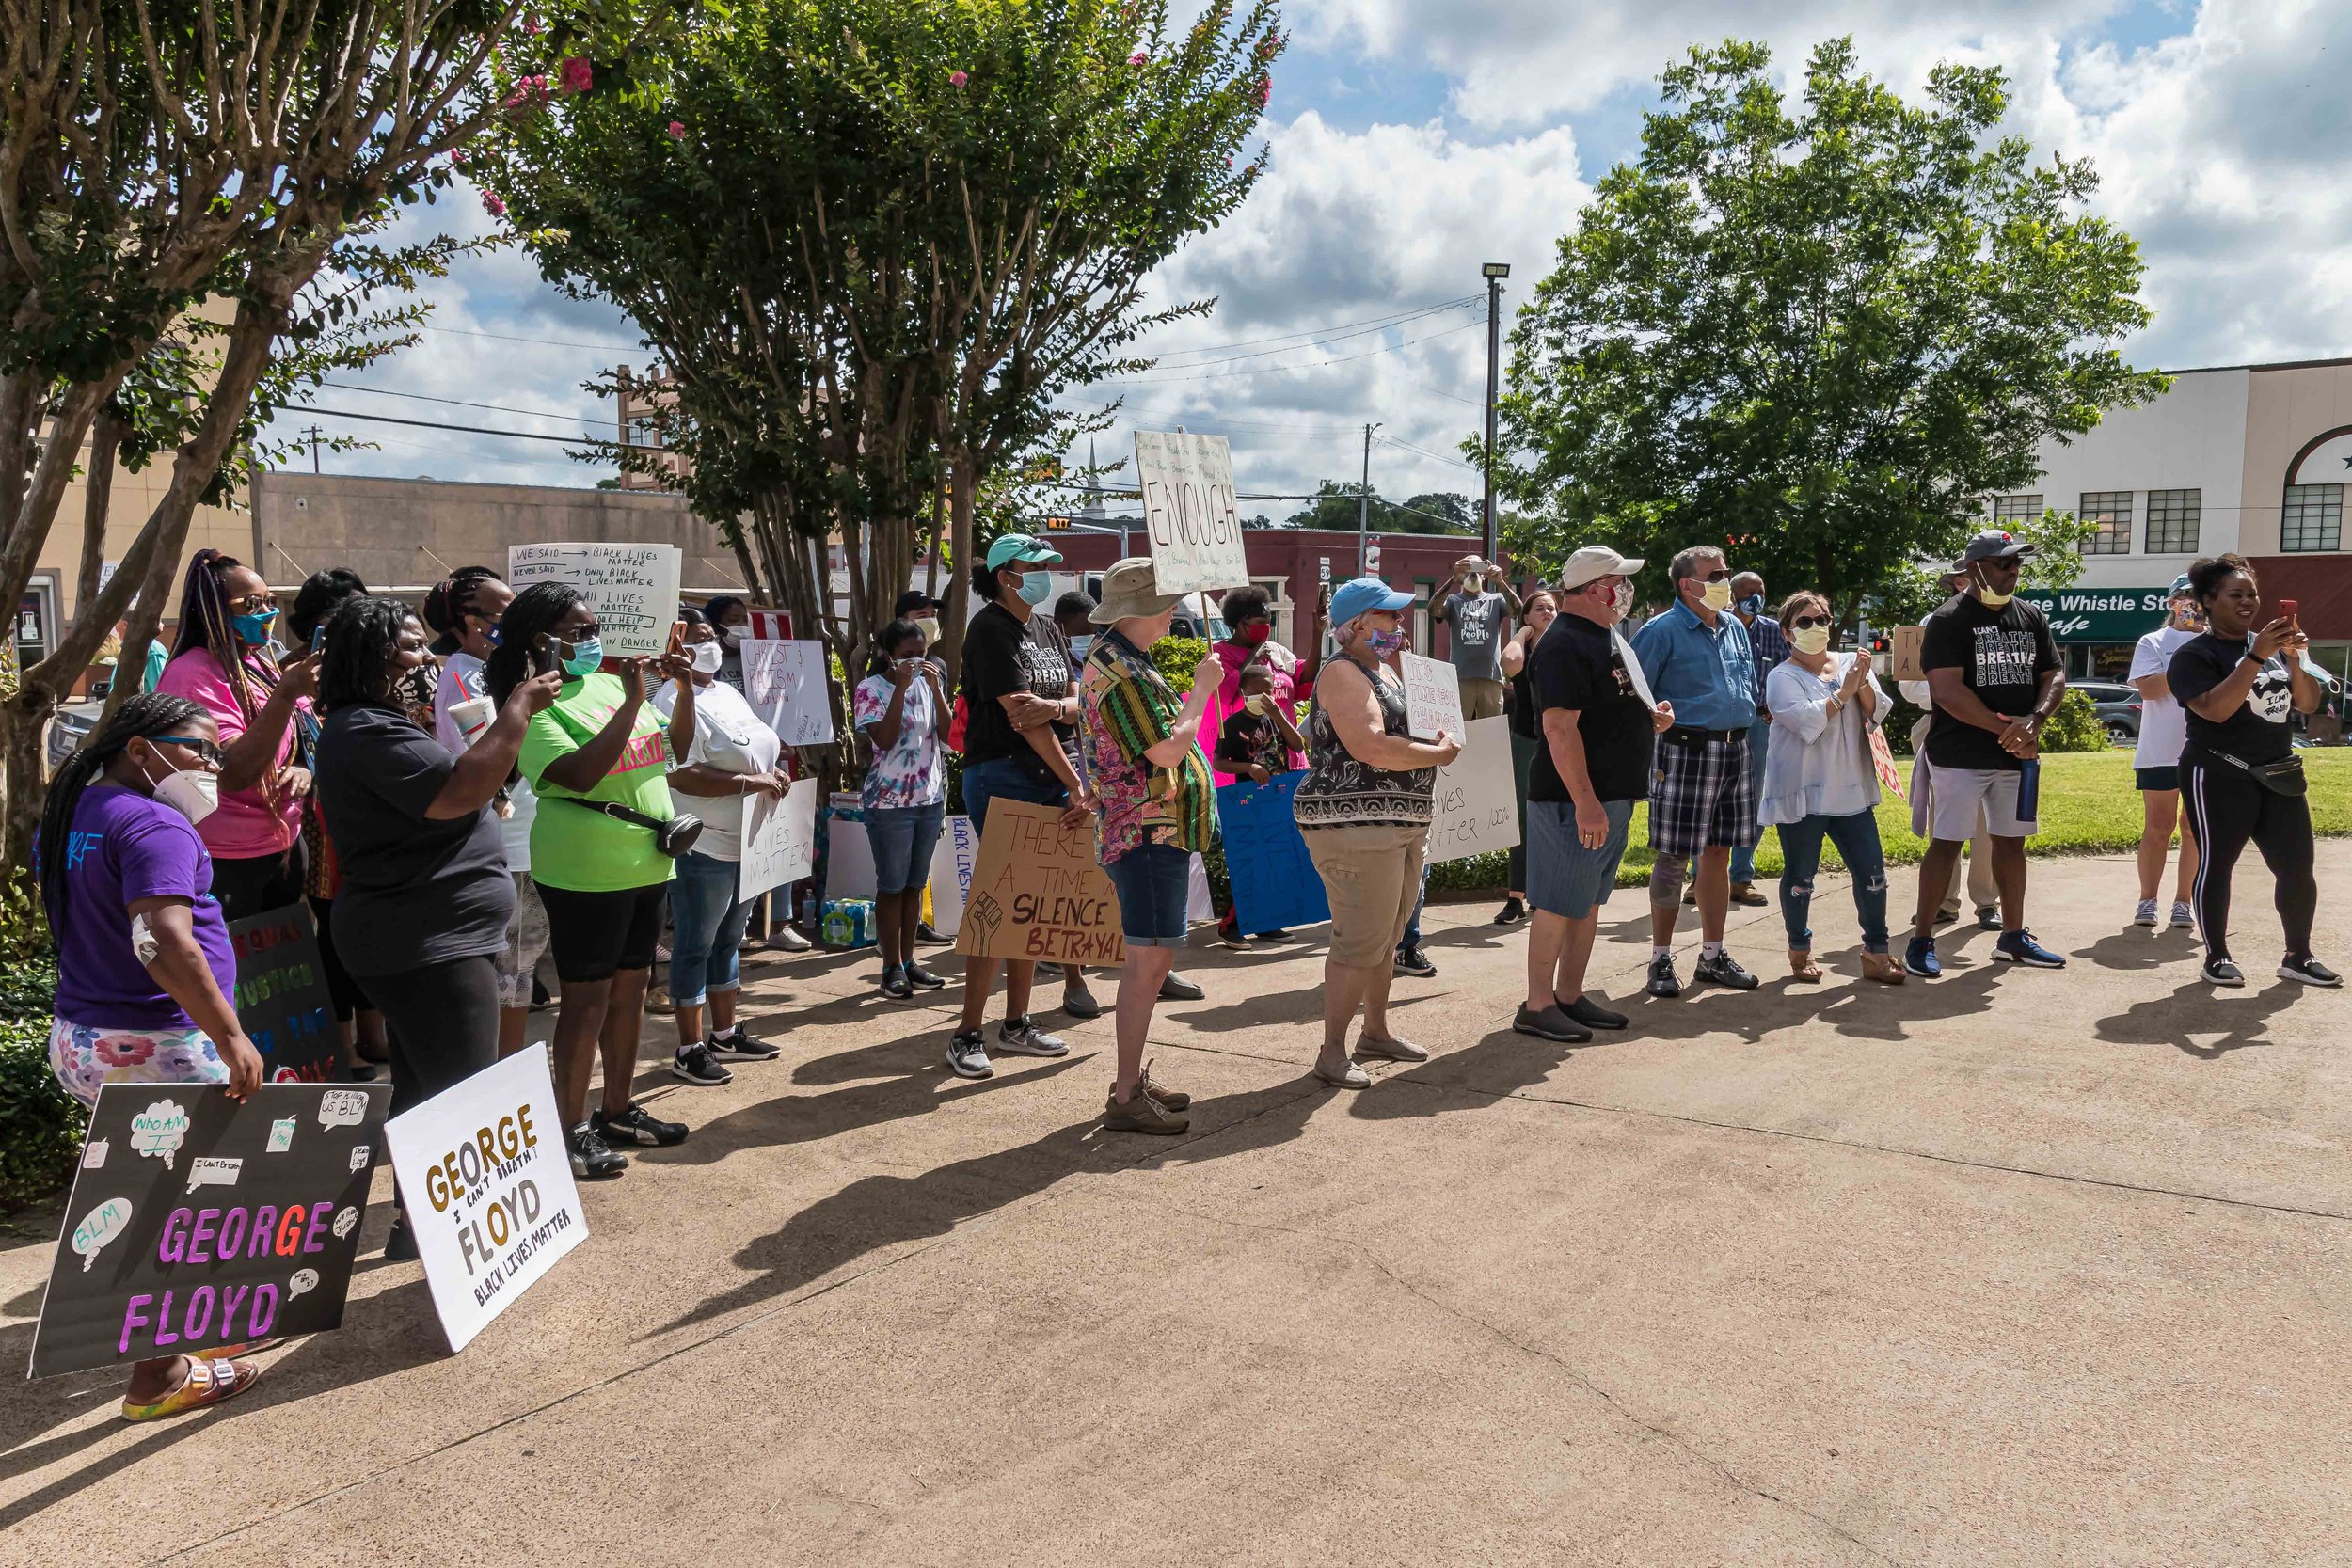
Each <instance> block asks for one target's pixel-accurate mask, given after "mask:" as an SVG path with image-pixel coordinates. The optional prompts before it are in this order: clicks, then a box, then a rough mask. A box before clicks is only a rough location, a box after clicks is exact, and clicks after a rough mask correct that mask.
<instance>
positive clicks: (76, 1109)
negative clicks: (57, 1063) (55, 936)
mask: <svg viewBox="0 0 2352 1568" xmlns="http://www.w3.org/2000/svg"><path fill="white" fill-rule="evenodd" d="M56 994H57V963H56V956H55V955H54V954H53V952H52V951H51V949H50V944H49V928H48V925H47V923H46V922H45V921H43V920H42V918H41V915H40V901H39V899H38V897H37V896H36V895H35V894H34V891H33V880H32V878H31V877H29V876H27V875H25V874H24V873H22V872H19V873H18V874H16V875H15V876H13V877H11V878H9V879H8V886H7V888H6V889H5V890H0V1213H7V1212H10V1211H12V1210H15V1209H18V1208H21V1207H22V1206H24V1204H27V1203H31V1202H34V1201H35V1200H37V1199H40V1198H43V1197H47V1196H49V1195H50V1194H52V1193H54V1192H56V1190H57V1189H58V1188H60V1187H62V1186H64V1185H65V1184H66V1182H67V1181H68V1180H70V1179H71V1178H72V1174H73V1161H74V1157H75V1155H77V1154H78V1153H79V1152H80V1150H81V1148H82V1132H83V1130H84V1129H85V1128H86V1127H87V1125H88V1119H89V1118H88V1117H87V1115H86V1114H85V1113H84V1111H83V1110H82V1106H81V1102H80V1101H76V1100H75V1099H74V1098H73V1097H72V1095H70V1094H68V1093H66V1092H65V1090H64V1089H63V1088H61V1087H59V1086H58V1084H57V1080H56V1075H55V1074H54V1073H52V1072H51V1071H50V1070H49V1024H50V1018H51V1013H50V1007H51V1005H52V1003H53V1002H54V1001H55V1000H56Z"/></svg>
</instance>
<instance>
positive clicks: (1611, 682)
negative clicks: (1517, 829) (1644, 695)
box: [1527, 615, 1657, 801]
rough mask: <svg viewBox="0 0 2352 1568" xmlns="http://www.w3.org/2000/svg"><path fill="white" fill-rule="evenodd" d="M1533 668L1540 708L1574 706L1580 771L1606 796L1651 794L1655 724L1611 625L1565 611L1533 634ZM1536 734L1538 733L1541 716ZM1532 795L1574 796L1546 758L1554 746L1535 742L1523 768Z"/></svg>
mask: <svg viewBox="0 0 2352 1568" xmlns="http://www.w3.org/2000/svg"><path fill="white" fill-rule="evenodd" d="M1528 666H1529V668H1530V669H1532V670H1534V688H1535V706H1536V707H1537V708H1538V709H1539V710H1549V709H1551V708H1555V707H1559V708H1572V709H1574V710H1575V712H1576V733H1577V734H1578V735H1579V736H1582V737H1583V740H1584V771H1585V773H1586V775H1587V776H1588V777H1590V778H1591V780H1592V781H1593V793H1594V794H1595V795H1596V796H1597V797H1599V799H1600V800H1603V801H1609V800H1646V799H1647V798H1648V796H1649V781H1650V757H1651V748H1652V746H1653V745H1654V744H1655V743H1656V735H1657V731H1656V729H1655V728H1654V727H1653V726H1652V725H1651V723H1650V716H1649V708H1648V706H1647V705H1645V704H1644V703H1643V701H1642V699H1641V698H1639V697H1637V696H1635V695H1634V693H1633V679H1632V677H1631V676H1630V675H1629V674H1628V673H1626V667H1625V652H1624V650H1623V649H1621V648H1620V647H1619V646H1618V645H1617V642H1616V640H1615V639H1614V638H1613V637H1611V636H1610V634H1609V628H1608V627H1606V626H1599V625H1597V624H1595V623H1594V622H1591V621H1588V620H1586V619H1585V618H1584V617H1583V616H1581V615H1562V616H1559V617H1558V618H1557V619H1555V620H1554V621H1553V622H1552V623H1551V626H1550V629H1549V630H1548V631H1546V632H1545V633H1544V635H1543V636H1542V637H1541V638H1540V639H1539V640H1537V641H1536V643H1535V651H1534V655H1533V656H1531V657H1530V658H1529V660H1528ZM1536 732H1537V734H1539V735H1540V734H1541V733H1542V723H1541V721H1540V720H1539V721H1538V722H1537V725H1536ZM1527 798H1528V799H1529V800H1573V799H1574V797H1573V796H1571V795H1570V794H1569V793H1568V786H1567V785H1566V784H1563V783H1562V782H1561V780H1560V770H1559V768H1557V767H1555V766H1554V765H1553V763H1552V760H1551V745H1550V743H1549V741H1546V742H1544V743H1542V744H1540V745H1538V746H1537V747H1536V748H1535V760H1534V763H1533V764H1532V765H1531V766H1530V767H1529V768H1528V775H1527Z"/></svg>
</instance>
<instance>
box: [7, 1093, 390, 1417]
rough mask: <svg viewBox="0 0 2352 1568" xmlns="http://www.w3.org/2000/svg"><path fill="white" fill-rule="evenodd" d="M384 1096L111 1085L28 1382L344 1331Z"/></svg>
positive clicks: (43, 1311) (73, 1203)
mask: <svg viewBox="0 0 2352 1568" xmlns="http://www.w3.org/2000/svg"><path fill="white" fill-rule="evenodd" d="M391 1100H392V1091H391V1086H390V1085H388V1084H371V1085H358V1086H354V1085H326V1084H264V1085H262V1086H261V1087H260V1088H258V1089H256V1090H254V1091H253V1095H252V1097H251V1098H250V1099H248V1100H246V1102H245V1103H244V1104H242V1105H240V1104H238V1103H237V1102H236V1101H233V1100H231V1099H230V1098H229V1091H228V1090H227V1089H225V1088H222V1087H219V1086H218V1085H208V1084H107V1085H103V1087H101V1088H100V1089H99V1091H98V1104H97V1107H96V1108H95V1109H93V1110H92V1111H91V1112H90V1122H89V1136H88V1139H87V1141H86V1142H85V1143H84V1144H83V1146H82V1160H81V1164H80V1165H79V1166H78V1167H77V1168H76V1169H75V1171H74V1175H73V1196H72V1197H71V1198H69V1199H68V1200H67V1203H66V1211H65V1226H64V1233H63V1234H62V1235H61V1236H60V1237H59V1238H58V1242H57V1255H56V1259H55V1260H54V1261H53V1262H52V1263H51V1266H50V1274H49V1290H48V1293H47V1294H46V1295H45V1296H43V1297H42V1299H41V1304H40V1326H39V1327H38V1328H37V1329H35V1330H34V1334H33V1364H32V1375H33V1376H35V1377H55V1376H56V1375H57V1374H58V1373H60V1372H78V1371H81V1370H85V1369H87V1368H90V1367H103V1366H107V1365H109V1364H112V1363H115V1362H120V1361H147V1360H151V1359H153V1358H155V1357H157V1356H164V1355H184V1354H192V1353H195V1352H199V1351H206V1350H213V1349H215V1348H217V1347H219V1346H222V1345H236V1344H245V1343H247V1342H250V1341H252V1340H256V1339H266V1338H277V1337H279V1336H283V1335H290V1334H318V1333H322V1332H324V1331H326V1330H327V1329H331V1328H336V1327H339V1326H341V1324H342V1321H343V1298H344V1297H345V1295H346V1294H347V1293H348V1292H349V1291H350V1289H351V1265H352V1260H353V1259H355V1258H356V1257H357V1256H358V1251H359V1219H360V1215H361V1213H362V1212H363V1211H364V1210H365V1209H366V1207H367V1201H368V1182H369V1179H370V1177H371V1175H372V1174H373V1171H374V1169H375V1164H376V1161H377V1160H378V1159H379V1158H380V1157H381V1155H382V1150H383V1148H384V1113H385V1112H386V1110H388V1109H389V1107H390V1105H391Z"/></svg>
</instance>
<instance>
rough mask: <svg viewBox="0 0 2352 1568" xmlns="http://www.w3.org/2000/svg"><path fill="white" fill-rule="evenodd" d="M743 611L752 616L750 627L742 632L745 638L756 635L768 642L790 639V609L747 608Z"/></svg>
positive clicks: (787, 640)
mask: <svg viewBox="0 0 2352 1568" xmlns="http://www.w3.org/2000/svg"><path fill="white" fill-rule="evenodd" d="M744 613H746V614H748V615H749V616H751V618H752V625H751V629H750V630H749V631H747V632H745V633H744V634H743V635H744V636H745V637H746V638H754V637H756V638H759V639H760V640H762V641H769V642H789V641H792V612H791V611H790V610H745V612H744Z"/></svg>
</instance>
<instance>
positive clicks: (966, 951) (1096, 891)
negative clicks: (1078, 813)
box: [956, 799, 1127, 969]
mask: <svg viewBox="0 0 2352 1568" xmlns="http://www.w3.org/2000/svg"><path fill="white" fill-rule="evenodd" d="M1119 929H1120V927H1119V894H1118V893H1117V892H1116V891H1115V890H1114V889H1113V888H1112V887H1111V879H1110V878H1109V877H1108V876H1106V875H1104V871H1103V868H1102V866H1101V865H1100V864H1098V863H1096V862H1095V859H1094V829H1093V827H1092V825H1091V824H1087V823H1081V824H1080V825H1079V826H1077V827H1075V828H1065V827H1063V826H1062V825H1061V811H1060V809H1059V808H1058V807H1056V806H1033V805H1030V804H1028V803H1026V802H1025V801H1021V800H1001V799H1000V800H996V801H994V802H993V803H992V804H991V805H990V806H989V808H988V827H987V828H986V829H985V830H984V831H983V832H981V834H980V858H979V861H978V863H977V864H975V865H974V866H973V868H972V892H971V896H970V897H969V898H968V899H967V900H966V901H965V903H964V906H963V925H962V926H961V927H960V928H959V929H958V930H957V932H956V951H957V952H959V953H961V954H963V955H964V956H965V957H967V958H1034V959H1036V960H1037V961H1038V962H1040V963H1059V964H1093V965H1096V966H1097V967H1100V968H1104V969H1108V968H1110V967H1112V966H1114V965H1116V964H1120V963H1124V962H1125V961H1126V958H1127V944H1126V942H1125V941H1124V940H1122V939H1121V938H1120V934H1119Z"/></svg>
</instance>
